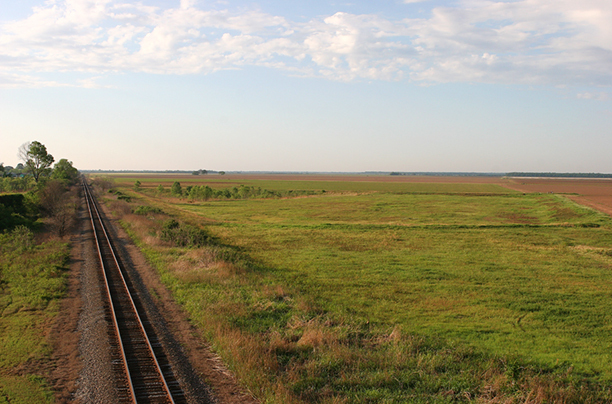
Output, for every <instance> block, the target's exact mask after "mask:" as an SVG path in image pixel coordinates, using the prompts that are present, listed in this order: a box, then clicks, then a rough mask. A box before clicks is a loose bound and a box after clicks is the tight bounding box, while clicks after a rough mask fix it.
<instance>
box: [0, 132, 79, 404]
mask: <svg viewBox="0 0 612 404" xmlns="http://www.w3.org/2000/svg"><path fill="white" fill-rule="evenodd" d="M20 151H22V152H23V154H24V156H23V157H24V161H25V163H26V165H25V168H23V165H22V164H21V166H22V167H20V168H19V169H18V170H17V172H15V171H16V170H13V169H11V170H6V169H2V170H0V172H2V174H3V175H4V177H3V178H0V180H1V181H0V192H1V191H3V190H4V191H11V192H14V191H24V192H25V191H27V192H25V193H6V194H1V195H0V403H12V404H14V403H20V404H29V403H31V404H40V403H53V402H55V397H54V393H53V392H52V391H51V386H50V385H49V384H48V382H47V380H46V377H47V376H48V374H47V371H48V369H49V368H50V363H51V354H52V348H51V346H50V345H49V341H48V336H49V332H50V326H51V324H52V323H53V321H54V319H55V317H56V316H57V314H58V311H59V307H60V301H61V298H62V297H63V296H64V291H65V287H66V274H67V269H68V259H69V255H70V251H69V245H68V243H66V242H65V241H63V240H62V237H63V236H64V235H65V234H66V232H67V231H68V230H69V228H70V226H71V225H72V223H73V221H74V218H75V212H76V209H77V207H78V193H77V191H76V189H75V183H76V181H77V180H78V171H77V170H76V169H75V168H74V167H73V166H72V163H71V162H69V161H67V160H66V159H61V160H60V161H59V162H58V163H57V164H55V167H54V168H53V169H51V168H50V167H49V166H50V164H51V163H52V162H53V161H54V160H53V157H52V156H50V155H49V154H48V153H47V152H46V148H45V147H44V145H42V144H40V143H39V142H32V143H26V144H25V145H24V146H22V148H21V149H20ZM0 168H3V165H2V164H0ZM20 183H21V184H27V186H21V187H13V186H12V185H11V184H13V185H14V184H20ZM7 184H9V185H11V186H9V187H8V188H7V187H6V185H7Z"/></svg>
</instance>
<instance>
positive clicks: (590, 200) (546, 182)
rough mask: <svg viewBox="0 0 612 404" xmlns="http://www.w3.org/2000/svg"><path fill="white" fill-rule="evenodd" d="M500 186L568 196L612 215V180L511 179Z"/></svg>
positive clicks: (502, 182) (503, 181) (502, 181)
mask: <svg viewBox="0 0 612 404" xmlns="http://www.w3.org/2000/svg"><path fill="white" fill-rule="evenodd" d="M499 180H500V185H503V186H505V187H507V188H510V189H514V190H517V191H521V192H542V193H549V192H551V193H556V194H566V195H567V196H568V197H569V198H570V199H572V200H573V201H575V202H577V203H580V204H582V205H586V206H589V207H591V208H594V209H597V210H599V211H601V212H604V213H607V214H609V215H612V179H608V178H602V179H576V178H572V179H567V178H511V179H499Z"/></svg>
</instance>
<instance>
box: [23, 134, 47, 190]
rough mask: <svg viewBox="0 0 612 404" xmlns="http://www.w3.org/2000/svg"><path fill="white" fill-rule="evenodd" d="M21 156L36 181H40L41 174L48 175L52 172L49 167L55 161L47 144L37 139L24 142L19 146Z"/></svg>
mask: <svg viewBox="0 0 612 404" xmlns="http://www.w3.org/2000/svg"><path fill="white" fill-rule="evenodd" d="M19 157H20V158H21V159H22V160H23V162H24V163H25V166H26V170H27V171H28V172H29V173H30V174H32V176H33V177H34V180H35V181H36V182H38V180H39V179H40V177H41V176H43V177H44V176H48V175H49V174H50V173H51V169H50V168H49V167H51V164H53V162H54V161H55V159H54V158H53V156H52V155H50V154H49V153H47V148H46V147H45V145H44V144H42V143H40V142H37V141H33V142H32V143H24V144H22V145H21V146H20V147H19Z"/></svg>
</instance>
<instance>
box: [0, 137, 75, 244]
mask: <svg viewBox="0 0 612 404" xmlns="http://www.w3.org/2000/svg"><path fill="white" fill-rule="evenodd" d="M18 155H19V157H20V158H21V160H22V162H21V163H19V164H18V165H17V166H16V167H11V166H4V164H3V163H0V231H7V230H11V229H13V228H15V227H18V226H25V227H36V226H40V225H48V226H50V227H51V228H52V229H53V230H54V231H55V232H56V234H57V235H59V236H60V237H62V236H64V234H65V233H66V231H67V230H68V228H69V227H70V225H71V224H72V222H73V220H74V218H75V213H76V210H77V207H78V193H79V187H78V186H77V183H78V179H79V175H80V174H79V171H78V170H77V169H76V168H75V167H74V166H73V164H72V162H71V161H68V160H67V159H60V160H59V161H58V162H57V163H55V165H54V166H53V167H52V165H53V163H54V162H55V158H54V157H53V155H51V154H50V153H49V152H48V151H47V148H46V146H45V145H43V144H42V143H40V142H38V141H33V142H28V143H24V144H23V145H22V146H20V147H19V150H18ZM39 219H43V220H42V221H40V220H39Z"/></svg>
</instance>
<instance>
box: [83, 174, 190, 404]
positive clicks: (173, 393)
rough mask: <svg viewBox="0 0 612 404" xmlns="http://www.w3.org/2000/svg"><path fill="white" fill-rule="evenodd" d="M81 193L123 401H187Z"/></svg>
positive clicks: (94, 208) (92, 206)
mask: <svg viewBox="0 0 612 404" xmlns="http://www.w3.org/2000/svg"><path fill="white" fill-rule="evenodd" d="M83 191H84V194H85V200H86V202H87V209H88V211H89V216H90V218H91V225H92V228H93V232H94V235H95V241H96V245H97V249H98V254H99V257H100V262H101V266H102V273H103V274H102V275H103V276H102V278H103V279H104V284H105V288H106V295H107V302H106V304H107V308H106V310H107V315H108V317H109V318H110V319H111V320H110V322H111V323H112V327H111V328H109V338H110V341H111V348H112V350H113V351H114V352H116V355H115V356H117V358H115V359H113V363H112V368H113V373H114V374H115V380H116V385H117V388H116V391H117V397H118V400H119V401H120V402H121V403H138V404H142V403H155V404H157V403H164V404H167V403H172V404H180V403H186V402H187V401H186V399H185V396H184V394H183V392H182V390H181V388H180V385H179V383H178V381H177V380H176V378H175V376H174V374H173V372H172V368H171V366H170V364H169V361H168V358H167V357H166V355H165V353H164V350H163V347H162V345H161V344H160V342H159V341H158V340H157V338H156V336H155V333H154V330H153V328H152V326H151V324H150V322H149V321H148V320H147V319H146V314H145V312H144V310H143V308H142V304H141V303H140V301H139V299H138V295H137V293H135V291H134V288H133V286H132V284H131V281H130V279H129V275H128V273H127V271H126V270H125V267H124V265H123V264H122V261H121V259H120V256H119V255H118V254H117V251H116V249H115V248H114V247H113V242H112V240H111V237H110V234H109V232H108V231H107V227H106V226H105V225H104V219H103V217H102V215H101V214H100V210H99V209H98V205H97V202H96V201H95V199H94V197H93V195H92V193H91V190H90V189H89V186H88V185H87V183H86V182H85V181H83Z"/></svg>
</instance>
